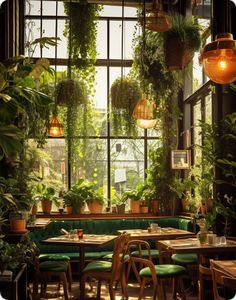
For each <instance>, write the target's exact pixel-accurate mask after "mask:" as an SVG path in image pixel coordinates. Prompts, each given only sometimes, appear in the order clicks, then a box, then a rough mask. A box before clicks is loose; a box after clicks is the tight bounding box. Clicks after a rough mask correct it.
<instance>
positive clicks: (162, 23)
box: [141, 0, 172, 32]
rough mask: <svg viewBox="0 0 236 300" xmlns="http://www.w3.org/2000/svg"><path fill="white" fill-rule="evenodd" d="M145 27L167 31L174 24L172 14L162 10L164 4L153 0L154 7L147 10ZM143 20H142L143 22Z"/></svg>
mask: <svg viewBox="0 0 236 300" xmlns="http://www.w3.org/2000/svg"><path fill="white" fill-rule="evenodd" d="M145 13H146V24H145V28H146V29H148V30H151V31H157V32H165V31H167V30H169V29H170V28H171V26H172V20H171V17H170V15H168V14H167V13H166V12H165V11H163V10H162V6H161V4H160V3H159V1H158V0H153V7H152V9H147V10H146V12H145ZM142 22H143V21H142V20H141V23H142Z"/></svg>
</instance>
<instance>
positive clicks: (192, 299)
mask: <svg viewBox="0 0 236 300" xmlns="http://www.w3.org/2000/svg"><path fill="white" fill-rule="evenodd" d="M86 292H87V293H86V298H85V299H90V300H95V299H96V284H95V282H94V283H92V289H91V287H90V286H89V285H88V286H87V287H86ZM138 293H139V285H138V284H137V283H135V282H134V283H129V284H128V294H129V300H137V299H138ZM70 296H71V297H70V299H73V300H79V284H78V283H77V282H74V283H73V285H72V291H71V293H70ZM186 296H187V298H186V299H187V300H197V299H198V298H197V292H196V289H194V288H193V289H191V291H190V292H188V294H187V295H186ZM38 299H40V300H44V299H50V300H59V299H64V297H63V289H62V287H61V288H60V290H59V291H58V289H57V285H56V284H50V285H48V289H47V295H46V298H40V297H39V298H38ZM85 299H80V300H85ZM109 299H110V297H109V293H108V289H107V287H106V285H105V284H103V285H102V294H101V300H109ZM115 299H116V300H121V299H122V297H121V293H120V288H119V287H118V289H117V291H116V298H115ZM143 299H144V300H151V299H152V288H151V286H150V287H147V288H146V289H145V294H144V297H143ZM171 299H173V298H172V297H171V291H167V300H171ZM160 300H162V299H160Z"/></svg>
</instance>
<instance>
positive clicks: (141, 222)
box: [29, 217, 193, 260]
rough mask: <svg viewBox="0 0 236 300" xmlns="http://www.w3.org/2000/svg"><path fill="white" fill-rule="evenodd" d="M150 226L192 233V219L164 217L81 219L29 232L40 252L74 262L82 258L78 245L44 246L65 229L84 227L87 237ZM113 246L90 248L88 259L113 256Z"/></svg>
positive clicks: (61, 222) (59, 221)
mask: <svg viewBox="0 0 236 300" xmlns="http://www.w3.org/2000/svg"><path fill="white" fill-rule="evenodd" d="M150 223H158V225H159V226H161V227H174V228H179V229H183V230H188V231H192V230H193V226H192V220H191V219H187V218H182V217H164V218H163V217H162V218H153V219H150V218H147V219H145V218H136V219H135V218H133V219H102V220H101V219H79V220H52V221H51V222H50V223H49V225H48V226H47V227H46V229H36V230H34V231H32V232H30V233H29V236H30V238H31V240H32V241H33V242H35V244H36V245H37V246H38V248H39V250H40V253H60V254H64V255H68V256H69V257H70V258H71V260H77V259H79V251H78V248H77V247H76V246H67V245H62V246H61V245H48V244H45V243H42V241H43V240H45V239H47V238H49V237H54V236H58V235H60V234H61V233H60V230H61V229H62V228H64V229H66V230H67V231H70V230H71V229H76V228H83V230H84V233H87V234H115V235H116V234H117V231H118V230H125V229H138V228H140V229H147V227H149V225H150ZM112 249H113V243H110V244H107V245H106V246H104V247H102V248H89V247H88V248H86V252H85V258H86V259H87V260H90V259H99V258H101V257H103V256H104V255H106V254H108V253H111V251H112Z"/></svg>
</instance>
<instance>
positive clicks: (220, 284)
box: [210, 260, 226, 300]
mask: <svg viewBox="0 0 236 300" xmlns="http://www.w3.org/2000/svg"><path fill="white" fill-rule="evenodd" d="M210 268H211V274H212V285H213V293H214V300H226V298H225V296H224V292H225V291H224V280H223V278H224V277H225V276H226V274H225V273H224V272H223V271H221V270H219V269H218V268H217V266H216V265H215V263H214V260H211V261H210Z"/></svg>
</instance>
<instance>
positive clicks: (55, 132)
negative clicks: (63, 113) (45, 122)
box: [48, 114, 63, 137]
mask: <svg viewBox="0 0 236 300" xmlns="http://www.w3.org/2000/svg"><path fill="white" fill-rule="evenodd" d="M48 135H49V136H51V137H60V136H62V135H63V125H62V124H61V123H60V122H59V120H58V118H57V115H55V114H54V115H53V116H52V118H51V119H50V121H49V129H48Z"/></svg>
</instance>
